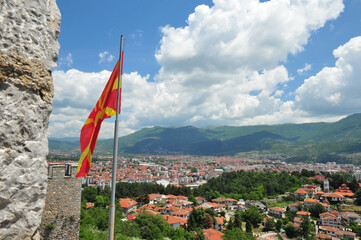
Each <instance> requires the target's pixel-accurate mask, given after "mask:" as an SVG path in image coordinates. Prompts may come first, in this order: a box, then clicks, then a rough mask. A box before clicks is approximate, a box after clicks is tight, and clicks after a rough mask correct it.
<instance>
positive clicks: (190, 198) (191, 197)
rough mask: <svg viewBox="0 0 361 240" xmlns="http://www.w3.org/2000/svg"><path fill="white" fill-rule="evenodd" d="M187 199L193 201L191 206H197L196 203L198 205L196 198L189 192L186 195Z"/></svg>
mask: <svg viewBox="0 0 361 240" xmlns="http://www.w3.org/2000/svg"><path fill="white" fill-rule="evenodd" d="M188 201H190V202H192V203H193V206H197V205H198V203H197V200H196V198H195V197H194V195H193V194H191V195H190V196H189V197H188Z"/></svg>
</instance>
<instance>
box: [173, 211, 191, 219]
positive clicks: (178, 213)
mask: <svg viewBox="0 0 361 240" xmlns="http://www.w3.org/2000/svg"><path fill="white" fill-rule="evenodd" d="M190 213H191V211H190V210H187V209H178V210H176V211H172V212H171V213H170V215H171V216H175V217H181V218H188V216H189V214H190Z"/></svg>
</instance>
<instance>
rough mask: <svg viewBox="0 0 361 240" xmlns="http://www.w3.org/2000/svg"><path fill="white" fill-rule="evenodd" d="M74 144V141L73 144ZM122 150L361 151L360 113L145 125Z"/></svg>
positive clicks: (108, 146)
mask: <svg viewBox="0 0 361 240" xmlns="http://www.w3.org/2000/svg"><path fill="white" fill-rule="evenodd" d="M72 144H73V145H72ZM49 147H50V150H54V149H55V148H56V149H57V150H59V149H61V148H62V147H63V148H64V149H63V150H64V151H71V150H72V148H73V150H74V149H76V148H78V146H75V145H74V143H71V142H66V143H64V144H63V145H61V144H60V143H59V141H57V142H54V141H53V140H49ZM112 150H113V140H112V139H108V140H99V141H98V143H97V146H96V150H95V152H96V153H112ZM119 151H120V152H122V153H134V154H193V155H247V154H248V155H249V154H282V155H287V156H288V157H297V156H306V159H313V160H317V159H318V158H319V157H320V156H321V157H322V156H325V155H329V156H331V155H335V154H336V155H339V156H344V155H345V154H346V155H348V156H350V155H353V156H358V153H361V114H354V115H351V116H348V117H346V118H344V119H342V120H340V121H338V122H335V123H304V124H278V125H258V126H243V127H235V126H220V127H204V128H196V127H192V126H186V127H158V126H157V127H153V128H144V129H142V130H139V131H137V132H135V133H133V134H130V135H128V136H124V137H121V138H119Z"/></svg>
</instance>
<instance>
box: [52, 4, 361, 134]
mask: <svg viewBox="0 0 361 240" xmlns="http://www.w3.org/2000/svg"><path fill="white" fill-rule="evenodd" d="M57 4H58V7H59V9H60V12H61V14H62V22H61V33H60V38H59V43H60V45H61V48H60V52H59V60H58V67H57V68H55V69H53V77H54V85H55V97H54V101H53V103H54V107H53V113H52V115H51V118H50V127H49V136H50V137H78V136H79V134H80V129H81V127H82V125H83V123H84V121H85V120H86V118H87V116H88V115H89V113H90V111H91V109H92V108H93V106H94V105H95V103H96V101H97V99H98V97H99V96H100V93H101V91H102V89H103V87H104V86H105V83H106V81H107V80H108V78H109V76H110V72H111V70H112V68H113V67H114V65H115V63H116V60H117V58H118V56H119V39H120V35H121V34H123V35H124V37H125V41H124V50H125V56H124V77H123V90H122V91H123V98H122V116H121V125H120V129H121V135H125V134H129V133H132V132H134V131H137V130H139V129H141V128H143V127H152V126H156V125H161V126H185V125H193V126H199V127H202V126H218V125H235V126H242V125H256V124H278V123H289V122H291V123H302V122H318V121H336V120H338V119H340V118H342V117H345V116H346V115H349V114H353V113H356V112H360V109H361V97H360V96H361V95H360V94H359V91H357V90H359V89H360V85H361V79H360V76H361V75H360V73H361V72H360V69H361V37H360V36H361V15H360V14H359V13H360V12H361V1H360V0H349V1H341V0H322V1H321V0H312V1H306V0H299V1H286V0H282V1H280V0H271V1H262V2H259V1H257V0H227V1H225V0H214V1H209V0H183V1H174V0H158V1H146V0H135V1H103V2H99V1H94V0H92V1H86V2H84V1H72V2H70V1H58V3H57ZM113 125H114V124H113V120H110V121H107V122H104V123H103V127H102V131H101V133H100V137H101V138H111V137H112V135H113V133H112V132H113Z"/></svg>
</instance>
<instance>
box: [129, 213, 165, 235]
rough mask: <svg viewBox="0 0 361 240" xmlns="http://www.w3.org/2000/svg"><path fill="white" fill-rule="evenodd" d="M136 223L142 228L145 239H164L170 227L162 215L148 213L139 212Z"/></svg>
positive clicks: (141, 232)
mask: <svg viewBox="0 0 361 240" xmlns="http://www.w3.org/2000/svg"><path fill="white" fill-rule="evenodd" d="M134 224H136V225H137V226H138V228H139V229H140V230H141V231H140V235H141V238H143V239H163V238H164V237H166V236H167V234H168V233H169V228H170V226H169V225H168V223H167V222H166V221H165V220H164V218H163V217H162V216H159V215H153V214H146V213H140V214H138V216H137V217H136V218H135V219H134Z"/></svg>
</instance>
